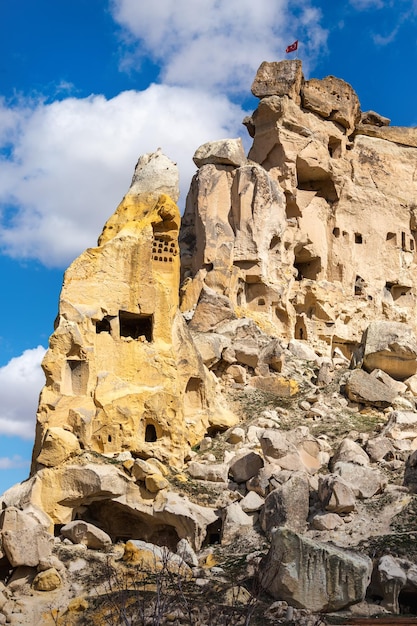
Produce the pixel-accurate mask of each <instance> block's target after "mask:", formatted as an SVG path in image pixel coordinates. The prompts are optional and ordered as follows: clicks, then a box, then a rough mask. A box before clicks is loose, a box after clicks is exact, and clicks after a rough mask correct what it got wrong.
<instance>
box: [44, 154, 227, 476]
mask: <svg viewBox="0 0 417 626" xmlns="http://www.w3.org/2000/svg"><path fill="white" fill-rule="evenodd" d="M177 199H178V173H177V168H176V166H175V165H174V164H173V163H172V162H170V161H169V160H168V159H167V158H166V157H165V156H164V155H163V154H162V153H161V152H160V151H159V152H157V153H155V154H152V155H146V156H145V157H141V159H139V161H138V164H137V166H136V170H135V174H134V176H133V180H132V185H131V187H130V189H129V191H128V193H127V194H126V196H125V197H124V198H123V200H122V202H121V204H120V205H119V207H118V208H117V210H116V212H115V214H114V215H113V216H112V217H111V218H110V219H109V220H108V221H107V223H106V225H105V227H104V230H103V232H102V234H101V236H100V238H99V242H98V247H97V248H92V249H89V250H87V251H86V252H85V253H84V254H82V255H81V256H80V257H79V258H78V259H76V260H75V261H74V262H73V263H72V265H71V266H70V267H69V269H68V270H67V271H66V273H65V277H64V284H63V288H62V292H61V297H60V303H59V313H58V317H57V320H56V328H55V331H54V333H53V335H52V336H51V339H50V345H49V350H48V352H47V354H46V356H45V358H44V361H43V368H44V371H45V374H46V385H45V388H44V389H43V392H42V394H41V399H40V403H39V411H38V422H37V433H36V441H35V447H34V453H33V463H34V465H33V468H34V470H36V469H39V468H41V467H54V466H57V465H59V464H60V463H61V462H63V461H65V460H66V459H67V458H69V457H71V456H73V455H76V454H77V453H79V452H80V451H81V450H91V451H94V452H98V453H100V454H106V453H112V452H123V451H125V450H129V451H130V452H132V453H133V454H134V455H135V456H140V457H142V458H147V457H150V456H152V457H156V458H159V459H160V460H161V461H168V462H169V463H170V464H173V465H179V466H181V465H182V464H183V461H184V455H185V454H186V451H187V449H189V447H190V446H192V445H194V444H196V443H197V442H198V441H200V440H201V438H202V437H203V436H204V434H205V433H206V431H207V429H208V428H209V426H210V425H211V426H213V424H214V421H215V420H219V417H220V415H219V414H221V412H222V409H221V407H220V406H219V405H218V403H217V398H216V391H215V387H216V385H215V381H214V379H213V377H212V376H210V375H209V374H208V372H207V370H206V369H205V368H204V366H203V363H202V360H201V357H200V355H199V354H198V352H197V350H196V348H195V346H194V344H193V341H192V339H191V337H190V335H189V332H188V331H187V327H186V325H185V322H184V320H183V318H182V316H181V315H180V313H179V311H178V282H179V265H180V260H179V259H180V257H179V249H178V231H179V224H180V216H179V211H178V208H177V206H176V204H175V201H176V200H177ZM223 413H224V415H225V416H226V412H225V411H223ZM220 419H221V418H220Z"/></svg>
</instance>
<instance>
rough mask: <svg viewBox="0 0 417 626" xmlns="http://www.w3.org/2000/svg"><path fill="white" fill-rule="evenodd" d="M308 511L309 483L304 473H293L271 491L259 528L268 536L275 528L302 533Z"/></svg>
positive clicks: (262, 512) (266, 500)
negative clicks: (281, 527) (285, 528)
mask: <svg viewBox="0 0 417 626" xmlns="http://www.w3.org/2000/svg"><path fill="white" fill-rule="evenodd" d="M308 510H309V483H308V478H307V474H306V473H305V472H294V473H293V474H292V475H291V478H289V480H288V481H287V482H285V483H284V484H283V485H280V486H279V487H277V488H276V489H274V490H273V491H271V492H270V493H269V494H268V495H267V497H266V499H265V505H264V507H263V509H262V511H261V517H260V522H261V527H262V530H263V531H264V532H266V533H268V534H270V533H271V531H272V529H273V528H274V527H275V526H287V527H288V528H291V529H293V530H295V531H297V532H302V531H303V530H304V529H305V526H306V523H307V516H308Z"/></svg>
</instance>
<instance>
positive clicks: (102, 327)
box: [96, 317, 111, 335]
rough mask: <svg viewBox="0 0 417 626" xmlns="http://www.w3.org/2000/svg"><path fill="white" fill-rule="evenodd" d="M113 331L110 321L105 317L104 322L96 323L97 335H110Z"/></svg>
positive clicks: (98, 321)
mask: <svg viewBox="0 0 417 626" xmlns="http://www.w3.org/2000/svg"><path fill="white" fill-rule="evenodd" d="M110 331H111V326H110V320H109V318H108V317H103V319H102V320H97V322H96V333H97V335H99V334H100V333H109V334H110Z"/></svg>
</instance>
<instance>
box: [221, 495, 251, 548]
mask: <svg viewBox="0 0 417 626" xmlns="http://www.w3.org/2000/svg"><path fill="white" fill-rule="evenodd" d="M252 526H253V520H252V518H251V517H250V516H249V515H247V513H245V512H244V511H243V509H242V507H241V506H240V504H239V503H238V502H233V503H232V504H229V506H227V507H226V508H225V509H224V511H223V526H222V536H221V543H222V545H228V544H231V543H233V541H234V540H235V539H236V538H237V537H238V536H240V535H241V534H242V533H244V532H245V529H246V530H247V529H248V528H252Z"/></svg>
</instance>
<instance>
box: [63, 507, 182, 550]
mask: <svg viewBox="0 0 417 626" xmlns="http://www.w3.org/2000/svg"><path fill="white" fill-rule="evenodd" d="M74 519H75V520H83V521H85V522H89V523H90V524H94V526H97V528H101V530H104V532H106V533H107V534H108V535H110V537H111V539H112V542H113V543H117V542H118V541H123V542H125V541H129V540H130V539H140V540H142V541H148V542H149V543H153V544H155V545H157V546H166V547H168V548H169V549H170V550H173V551H174V552H175V551H176V546H177V543H178V541H179V540H180V537H179V535H178V533H177V530H176V528H175V527H174V526H171V525H169V524H166V523H165V524H164V523H162V522H160V521H158V520H157V519H155V517H153V516H151V515H147V514H146V513H143V512H140V511H137V512H134V511H133V510H132V509H131V508H127V507H125V506H123V505H121V504H120V503H118V502H115V501H114V500H100V501H97V502H92V503H91V504H89V505H85V506H83V505H81V506H79V507H78V508H77V509H75V511H74Z"/></svg>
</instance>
